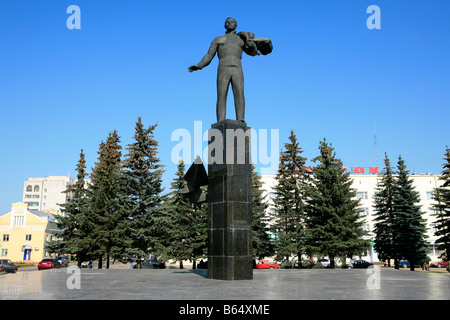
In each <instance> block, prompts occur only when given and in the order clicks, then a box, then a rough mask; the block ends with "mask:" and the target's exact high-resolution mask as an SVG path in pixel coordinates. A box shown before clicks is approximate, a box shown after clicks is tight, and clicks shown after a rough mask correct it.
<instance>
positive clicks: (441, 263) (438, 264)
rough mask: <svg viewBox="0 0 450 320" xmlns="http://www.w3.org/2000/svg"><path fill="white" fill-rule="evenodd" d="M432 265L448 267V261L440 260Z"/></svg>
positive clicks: (431, 265)
mask: <svg viewBox="0 0 450 320" xmlns="http://www.w3.org/2000/svg"><path fill="white" fill-rule="evenodd" d="M430 267H436V268H442V267H448V261H447V262H446V261H440V262H432V263H431V264H430Z"/></svg>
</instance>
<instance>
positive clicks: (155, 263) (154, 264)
mask: <svg viewBox="0 0 450 320" xmlns="http://www.w3.org/2000/svg"><path fill="white" fill-rule="evenodd" d="M165 267H166V263H165V262H164V261H162V260H159V259H157V258H156V257H153V258H151V259H149V260H145V261H144V262H142V263H141V268H142V269H164V268H165Z"/></svg>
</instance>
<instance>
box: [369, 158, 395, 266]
mask: <svg viewBox="0 0 450 320" xmlns="http://www.w3.org/2000/svg"><path fill="white" fill-rule="evenodd" d="M384 165H385V167H384V169H383V171H382V174H381V177H380V179H379V180H378V184H377V192H376V194H375V198H374V208H375V218H374V222H375V224H374V233H375V245H374V248H375V250H376V252H377V255H378V258H379V260H380V261H384V260H387V261H388V264H389V266H390V259H391V258H392V257H393V256H394V255H393V251H392V249H393V247H392V245H393V234H392V221H393V219H394V216H393V197H394V195H393V189H394V184H395V178H394V169H393V168H392V167H391V162H390V160H389V158H388V156H387V154H385V158H384Z"/></svg>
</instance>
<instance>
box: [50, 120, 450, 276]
mask: <svg viewBox="0 0 450 320" xmlns="http://www.w3.org/2000/svg"><path fill="white" fill-rule="evenodd" d="M155 129H156V125H152V126H150V127H148V128H146V127H145V126H144V125H143V124H142V122H141V118H139V119H138V121H137V122H136V126H135V134H134V136H133V142H132V143H130V144H129V145H127V146H126V153H125V155H123V154H122V147H121V145H120V137H119V135H118V133H117V131H115V130H114V131H113V132H111V133H109V135H108V137H107V139H106V141H102V142H101V143H100V146H99V151H98V161H97V162H96V163H95V165H94V167H93V168H92V173H91V175H90V182H89V183H87V182H86V177H87V176H88V174H87V173H86V161H85V154H84V153H83V150H82V151H81V154H80V160H79V161H78V163H77V166H76V171H77V180H76V183H75V184H74V185H71V186H69V187H68V188H67V190H66V193H67V199H68V200H67V202H66V203H65V204H64V205H63V210H62V212H63V214H62V215H61V216H58V217H57V230H56V231H55V232H54V235H55V240H52V241H50V242H48V243H47V251H49V252H55V253H59V254H75V255H76V256H77V258H78V263H79V264H80V263H81V262H82V261H85V260H87V259H99V267H100V268H102V259H105V260H106V261H105V262H106V268H108V267H109V262H110V260H111V259H121V258H123V257H128V258H130V257H133V258H137V259H136V261H137V263H138V266H140V262H141V260H140V258H147V257H148V256H149V254H152V255H156V256H160V257H162V259H164V260H168V259H172V260H174V261H179V262H180V267H182V261H185V260H191V261H195V260H196V259H197V258H203V257H206V255H207V204H201V205H193V204H191V203H190V202H189V201H188V199H186V198H185V197H183V196H182V195H180V194H179V193H178V190H180V189H181V188H182V187H183V186H184V183H185V181H184V180H183V177H184V174H185V169H186V168H185V164H184V163H183V162H180V163H179V164H178V170H177V173H176V175H175V177H174V179H173V182H172V183H171V188H170V191H169V192H168V193H165V192H164V190H163V187H162V174H163V172H164V166H163V165H162V164H161V163H160V159H159V158H158V142H157V141H156V140H155V138H154V130H155ZM302 153H303V150H302V149H301V148H300V147H299V143H298V141H297V138H296V136H295V134H294V132H293V131H291V134H290V136H289V142H288V143H286V144H285V148H284V150H282V152H281V154H280V163H279V169H278V172H277V175H276V180H277V185H276V186H275V190H274V197H273V209H274V210H272V211H271V212H272V213H271V214H270V215H268V214H267V211H268V208H269V205H268V201H267V200H268V199H266V198H265V196H264V192H263V189H262V183H261V179H260V176H259V174H258V173H257V172H256V171H253V183H252V196H253V198H252V201H253V206H252V211H253V212H252V214H253V220H252V221H253V222H252V223H253V226H252V235H253V254H254V257H255V259H262V258H264V257H272V256H274V257H275V259H276V260H277V261H283V262H285V263H286V264H287V265H289V263H291V262H292V257H293V256H296V257H297V259H298V261H299V262H300V264H301V261H302V256H305V255H306V256H312V255H318V256H328V257H329V258H330V260H331V263H332V266H334V258H341V259H345V258H351V257H354V256H358V255H362V254H363V253H364V252H365V251H367V249H368V248H369V243H370V242H369V240H367V239H368V238H367V237H364V235H365V231H364V230H363V224H364V223H365V221H364V220H363V219H362V218H361V216H360V211H361V209H360V207H359V200H358V199H356V190H354V189H352V187H351V184H352V180H351V177H350V175H349V173H347V172H346V171H345V169H344V168H343V164H342V162H341V160H340V159H338V158H337V157H336V153H335V151H334V148H333V147H332V145H331V144H330V143H328V142H327V141H326V140H325V139H324V140H323V141H321V142H320V145H319V155H318V156H317V157H316V158H314V159H312V161H313V162H314V163H315V164H316V165H315V166H314V172H311V171H310V170H309V168H307V167H306V161H307V159H306V158H305V157H302V155H301V154H302ZM446 160H447V163H446V164H445V165H444V172H443V176H442V177H443V179H446V180H445V183H444V185H443V186H442V188H438V189H436V192H435V195H436V199H437V200H438V201H437V203H438V204H439V205H438V206H436V212H438V213H440V216H439V217H440V218H439V220H438V221H440V225H441V227H438V230H439V232H440V235H441V240H442V242H443V243H444V247H442V250H444V252H448V243H449V241H448V239H449V235H448V230H449V225H448V223H449V222H448V221H449V218H448V215H449V209H448V208H449V203H450V197H449V191H448V187H449V184H450V182H449V181H450V179H449V178H450V172H449V171H450V164H449V163H450V154H449V149H448V148H447V150H446ZM413 189H414V188H413V187H412V182H411V180H410V179H409V176H408V171H407V170H406V166H405V164H404V161H403V159H401V157H399V162H398V172H396V173H395V174H394V170H393V168H391V166H390V162H389V159H388V157H387V156H386V158H385V169H384V171H383V173H382V175H381V177H380V180H379V185H378V193H377V195H376V197H375V203H374V206H375V210H376V215H377V216H376V224H375V230H374V232H375V234H376V238H375V248H376V250H377V252H378V255H379V257H381V259H394V261H396V262H398V261H399V260H401V259H407V260H409V261H414V262H422V261H423V260H424V259H426V242H425V231H426V230H425V224H424V221H423V219H422V216H421V215H422V213H421V212H420V207H419V206H418V205H417V202H418V201H419V199H418V195H417V192H415V191H414V190H413ZM270 235H275V239H271V237H270ZM445 243H447V246H445ZM343 261H345V260H343ZM411 265H412V266H414V263H411Z"/></svg>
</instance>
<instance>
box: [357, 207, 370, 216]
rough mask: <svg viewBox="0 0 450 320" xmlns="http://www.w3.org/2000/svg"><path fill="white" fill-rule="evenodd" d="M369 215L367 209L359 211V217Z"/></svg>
mask: <svg viewBox="0 0 450 320" xmlns="http://www.w3.org/2000/svg"><path fill="white" fill-rule="evenodd" d="M368 215H369V208H361V209H360V211H359V216H360V217H367V216H368Z"/></svg>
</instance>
